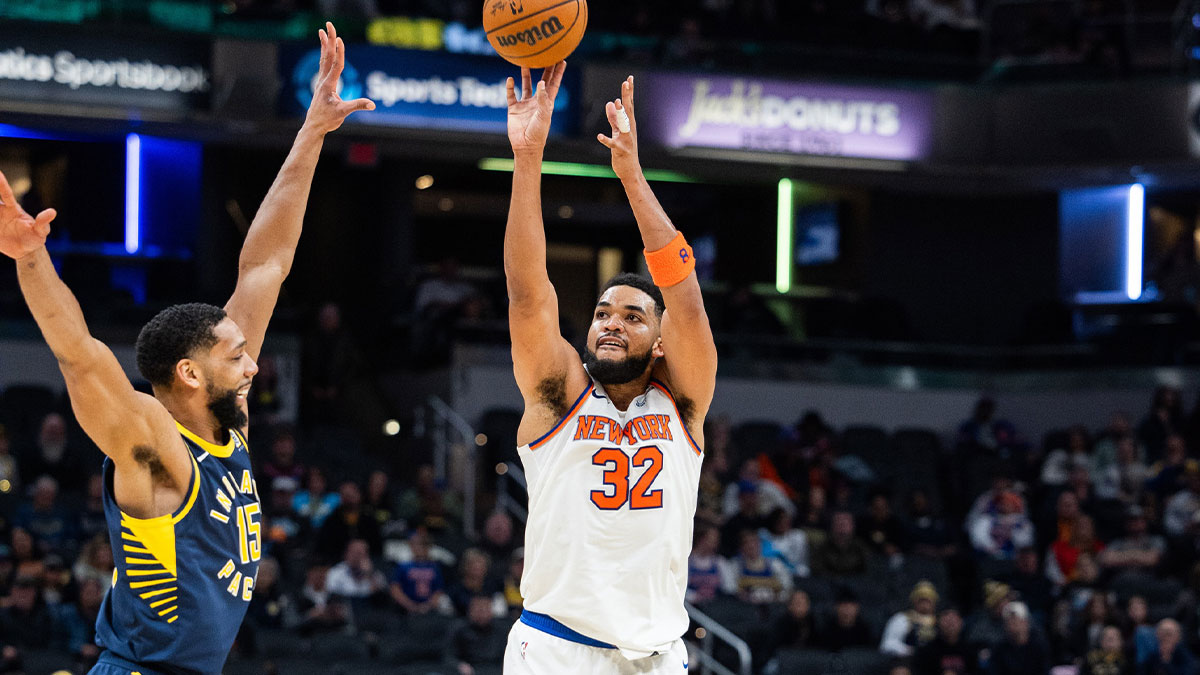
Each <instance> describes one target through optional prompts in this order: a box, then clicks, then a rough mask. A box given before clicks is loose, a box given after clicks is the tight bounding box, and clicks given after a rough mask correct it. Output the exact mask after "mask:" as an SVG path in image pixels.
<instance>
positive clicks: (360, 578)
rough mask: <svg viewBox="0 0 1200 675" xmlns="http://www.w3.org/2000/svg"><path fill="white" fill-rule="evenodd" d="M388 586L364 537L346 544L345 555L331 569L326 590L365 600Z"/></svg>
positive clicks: (352, 598)
mask: <svg viewBox="0 0 1200 675" xmlns="http://www.w3.org/2000/svg"><path fill="white" fill-rule="evenodd" d="M387 586H388V584H387V579H386V578H385V577H384V576H383V573H382V572H380V571H379V570H377V569H375V564H374V563H372V562H371V552H370V549H368V548H367V542H366V540H364V539H354V540H352V541H351V542H350V543H349V544H347V545H346V555H345V557H344V558H342V562H340V563H338V564H336V565H334V566H333V567H331V568H330V569H329V575H328V576H327V577H326V580H325V590H327V591H328V592H329V593H331V594H333V595H337V596H341V597H343V598H349V599H351V600H365V599H367V598H369V597H371V596H372V595H375V594H376V593H382V592H383V591H385V590H387Z"/></svg>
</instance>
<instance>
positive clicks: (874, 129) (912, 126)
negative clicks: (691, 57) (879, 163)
mask: <svg viewBox="0 0 1200 675" xmlns="http://www.w3.org/2000/svg"><path fill="white" fill-rule="evenodd" d="M637 84H638V87H637V97H638V103H639V105H638V117H639V118H640V122H641V134H642V135H643V136H648V137H650V138H652V139H654V140H655V141H657V142H658V143H661V144H663V145H666V146H668V147H672V148H686V147H701V148H727V149H735V150H750V151H755V152H780V153H794V154H802V155H827V156H835V157H863V158H870V159H889V160H914V159H921V158H923V157H925V156H926V155H927V154H928V152H929V144H930V140H931V138H932V132H933V110H934V105H933V97H932V96H931V95H930V94H927V93H922V92H918V91H906V90H898V89H881V88H875V87H856V86H838V85H826V84H808V83H804V82H787V81H781V80H764V79H759V78H754V77H726V76H711V77H710V76H705V75H666V74H651V73H648V74H646V75H643V76H641V77H639V78H638V83H637Z"/></svg>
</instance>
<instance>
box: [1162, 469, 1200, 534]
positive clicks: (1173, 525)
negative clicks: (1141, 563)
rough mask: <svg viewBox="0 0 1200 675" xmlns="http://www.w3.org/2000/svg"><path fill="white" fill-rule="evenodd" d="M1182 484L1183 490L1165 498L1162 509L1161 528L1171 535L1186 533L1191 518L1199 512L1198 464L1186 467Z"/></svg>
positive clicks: (1199, 484) (1199, 486)
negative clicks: (1164, 504)
mask: <svg viewBox="0 0 1200 675" xmlns="http://www.w3.org/2000/svg"><path fill="white" fill-rule="evenodd" d="M1184 486H1185V488H1184V489H1183V490H1180V491H1179V492H1177V493H1175V495H1174V496H1173V497H1171V498H1170V499H1168V500H1167V506H1166V508H1165V509H1164V510H1163V529H1164V530H1166V532H1167V534H1168V535H1170V536H1172V537H1181V536H1183V535H1185V534H1187V529H1188V526H1189V525H1191V523H1192V518H1193V517H1194V516H1195V515H1196V514H1198V513H1200V466H1196V465H1190V466H1188V467H1187V470H1186V471H1185V472H1184Z"/></svg>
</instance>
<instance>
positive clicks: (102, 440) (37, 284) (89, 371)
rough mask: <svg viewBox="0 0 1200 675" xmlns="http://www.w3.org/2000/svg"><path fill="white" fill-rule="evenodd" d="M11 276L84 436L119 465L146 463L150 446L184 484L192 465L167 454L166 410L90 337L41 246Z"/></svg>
mask: <svg viewBox="0 0 1200 675" xmlns="http://www.w3.org/2000/svg"><path fill="white" fill-rule="evenodd" d="M17 277H18V280H19V281H20V285H21V292H22V294H24V296H25V302H26V304H27V305H28V306H29V309H30V311H31V312H32V313H33V317H34V319H35V320H36V321H37V324H38V328H40V329H41V332H42V335H43V336H44V337H45V339H46V343H47V344H48V345H49V346H50V350H51V352H53V353H54V357H55V359H57V361H58V364H59V368H60V369H61V370H62V373H63V378H64V379H65V380H66V384H67V392H68V393H69V394H70V397H71V407H72V409H73V410H74V411H75V417H76V418H77V419H78V421H79V424H80V426H82V427H83V430H84V431H85V432H86V433H87V435H88V436H89V437H90V438H91V439H92V440H93V441H95V443H96V445H97V446H98V447H99V448H100V450H101V451H102V452H104V454H106V455H108V456H109V457H111V458H112V460H113V462H114V463H116V464H117V465H118V466H120V467H126V466H133V465H134V464H135V463H137V462H145V461H146V458H143V457H138V456H137V452H136V451H137V449H139V448H145V449H147V450H149V451H150V452H151V454H152V455H153V456H156V457H157V461H159V462H161V463H162V466H163V468H164V469H165V470H166V472H167V474H168V476H169V477H170V478H171V480H172V481H173V482H174V483H175V484H176V485H180V486H182V488H186V487H187V484H188V481H189V480H190V478H191V471H192V466H191V462H190V461H189V460H188V457H187V453H186V452H173V451H172V449H178V450H182V449H183V446H182V443H181V442H180V440H179V437H178V433H176V432H175V423H174V421H173V420H172V418H171V415H170V413H168V412H167V410H166V408H164V407H163V406H162V404H161V403H159V402H158V401H157V400H155V399H154V398H153V397H151V396H147V395H145V394H142V393H140V392H138V391H137V390H135V389H134V388H133V385H132V384H131V383H130V382H129V378H128V377H127V376H126V375H125V371H124V370H123V369H122V368H121V364H120V363H119V362H118V361H117V358H116V356H114V355H113V353H112V351H111V350H110V349H109V348H108V347H107V346H105V345H104V344H103V343H102V342H100V341H99V340H97V339H95V338H94V337H92V335H91V333H90V332H89V331H88V327H87V323H86V322H85V321H84V317H83V311H82V310H81V309H80V307H79V302H78V301H77V300H76V299H75V296H74V295H73V294H72V293H71V291H70V289H68V288H67V286H66V284H64V283H63V282H62V279H60V278H59V277H58V273H57V272H56V271H55V270H54V265H53V263H52V262H51V260H50V255H49V253H47V251H46V249H45V248H44V247H43V248H41V249H39V250H37V251H34V252H33V253H31V254H29V255H27V256H25V257H23V258H20V259H19V260H17ZM182 488H181V489H182Z"/></svg>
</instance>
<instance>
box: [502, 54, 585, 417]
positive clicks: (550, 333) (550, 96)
mask: <svg viewBox="0 0 1200 675" xmlns="http://www.w3.org/2000/svg"><path fill="white" fill-rule="evenodd" d="M566 66H567V64H566V62H562V63H559V64H558V65H556V66H554V67H552V68H547V69H546V71H545V73H543V75H542V79H541V81H540V82H538V85H537V90H536V92H535V91H534V89H533V82H532V80H533V77H532V75H531V73H530V71H529V69H528V68H523V69H521V97H520V98H519V99H518V98H517V92H516V85H515V83H514V82H513V79H512V78H509V79H508V139H509V142H511V143H512V148H513V157H514V161H515V164H516V166H515V168H514V170H513V188H512V203H511V205H510V207H509V211H508V226H507V228H506V229H505V232H504V275H505V278H506V280H507V282H508V300H509V306H508V313H509V331H510V333H511V334H512V344H513V347H512V350H513V370H514V371H515V374H516V378H517V386H518V387H520V389H521V393H522V394H523V395H524V397H525V400H526V408H527V409H528V405H529V403H531V402H534V400H535V398H536V397H537V396H538V395H539V394H538V392H539V390H542V389H546V388H547V386H551V385H547V382H548V381H550V382H553V383H557V384H558V385H560V386H562V387H569V386H572V385H574V386H573V387H572V389H574V388H578V389H582V388H583V386H584V385H583V383H584V382H585V377H586V376H585V374H584V372H583V367H582V365H581V363H580V361H579V356H578V354H577V353H576V352H575V349H574V348H573V347H571V345H570V343H568V342H567V341H566V340H564V339H563V338H562V335H561V334H560V333H559V328H558V297H557V295H556V294H555V292H554V286H552V285H551V284H550V277H549V275H548V274H547V273H546V231H545V227H544V225H543V223H542V187H541V182H542V154H543V152H544V151H545V149H546V139H547V137H548V136H549V135H550V117H551V114H552V113H553V111H554V99H555V97H557V96H558V89H559V86H560V85H561V84H562V76H563V72H564V71H565V70H566ZM574 393H577V392H573V394H574ZM573 394H572V395H573ZM559 398H562V397H559ZM535 431H536V430H535ZM541 431H544V430H541ZM537 435H540V434H537Z"/></svg>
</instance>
